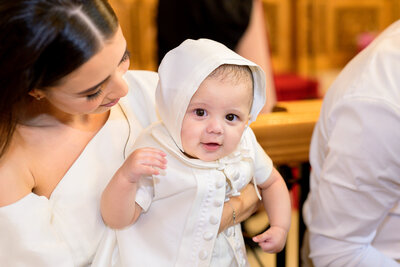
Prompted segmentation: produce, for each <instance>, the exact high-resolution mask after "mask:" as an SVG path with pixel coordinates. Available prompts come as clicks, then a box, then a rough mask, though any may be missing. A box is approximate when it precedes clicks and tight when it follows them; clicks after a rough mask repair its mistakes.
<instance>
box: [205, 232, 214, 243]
mask: <svg viewBox="0 0 400 267" xmlns="http://www.w3.org/2000/svg"><path fill="white" fill-rule="evenodd" d="M213 236H214V235H213V233H211V232H205V233H204V235H203V238H204V240H207V241H209V240H211V239H212V238H213Z"/></svg>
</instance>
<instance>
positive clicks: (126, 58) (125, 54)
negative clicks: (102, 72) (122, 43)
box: [121, 50, 131, 62]
mask: <svg viewBox="0 0 400 267" xmlns="http://www.w3.org/2000/svg"><path fill="white" fill-rule="evenodd" d="M130 57H131V53H130V52H129V51H128V50H126V51H125V53H124V56H123V57H122V60H121V62H125V61H127V60H129V59H130Z"/></svg>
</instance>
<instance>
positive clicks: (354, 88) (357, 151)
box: [303, 21, 400, 267]
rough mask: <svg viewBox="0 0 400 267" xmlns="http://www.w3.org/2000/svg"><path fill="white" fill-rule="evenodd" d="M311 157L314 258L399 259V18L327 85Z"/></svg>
mask: <svg viewBox="0 0 400 267" xmlns="http://www.w3.org/2000/svg"><path fill="white" fill-rule="evenodd" d="M310 163H311V167H312V173H311V177H310V192H309V195H308V198H307V200H306V202H305V205H304V210H303V215H304V220H305V224H306V226H307V229H308V234H309V238H308V239H307V238H306V239H305V243H304V246H305V247H306V246H307V245H309V249H310V251H309V255H308V256H309V257H310V258H311V259H312V262H313V264H314V265H315V266H338V267H342V266H346V267H352V266H363V267H377V266H385V267H388V266H393V267H394V266H396V267H398V266H400V264H399V260H400V205H399V202H400V21H397V22H395V23H393V24H392V25H391V26H389V27H388V28H387V29H386V30H385V31H384V32H382V33H381V34H380V35H379V36H378V37H377V39H376V40H374V41H373V42H372V43H371V44H370V45H369V46H368V47H367V48H366V49H364V50H363V51H362V52H361V53H360V54H358V55H357V56H356V57H355V58H354V59H353V60H352V61H351V62H350V63H349V64H348V65H347V66H346V67H345V68H344V69H343V71H342V72H341V74H340V75H339V76H338V78H337V80H336V81H335V82H334V83H333V84H332V86H331V88H330V89H329V90H328V92H327V94H326V96H325V98H324V101H323V105H322V109H321V114H320V118H319V121H318V122H317V124H316V127H315V129H314V133H313V136H312V142H311V147H310ZM308 241H309V242H308Z"/></svg>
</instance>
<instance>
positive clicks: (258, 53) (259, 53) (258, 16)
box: [235, 0, 277, 113]
mask: <svg viewBox="0 0 400 267" xmlns="http://www.w3.org/2000/svg"><path fill="white" fill-rule="evenodd" d="M265 24H266V21H265V18H264V9H263V4H262V1H260V0H253V8H252V11H251V17H250V23H249V26H248V27H247V29H246V31H245V33H244V34H243V36H242V38H241V39H240V41H239V43H238V45H237V47H236V49H235V51H236V52H237V53H238V54H239V55H241V56H243V57H245V58H247V59H249V60H251V61H253V62H254V63H256V64H257V65H259V66H260V67H261V68H262V69H263V71H264V72H265V75H266V82H267V88H266V90H267V92H266V93H267V102H266V103H265V106H264V108H263V110H262V111H261V112H262V113H269V112H271V111H272V108H273V107H274V106H275V104H276V101H277V100H276V93H275V85H274V82H273V76H272V65H271V55H270V52H269V46H268V35H267V29H266V27H265Z"/></svg>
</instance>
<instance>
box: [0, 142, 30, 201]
mask: <svg viewBox="0 0 400 267" xmlns="http://www.w3.org/2000/svg"><path fill="white" fill-rule="evenodd" d="M26 154H27V153H24V151H23V147H22V146H20V145H17V144H15V143H12V144H11V146H10V147H9V149H8V150H7V152H6V153H5V154H4V155H3V156H2V157H1V159H0V207H3V206H7V205H10V204H12V203H14V202H16V201H18V200H19V199H21V198H23V197H24V196H26V195H27V194H29V193H31V192H32V189H33V187H34V179H33V177H32V174H31V173H30V171H29V165H28V162H29V158H28V157H27V156H26Z"/></svg>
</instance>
